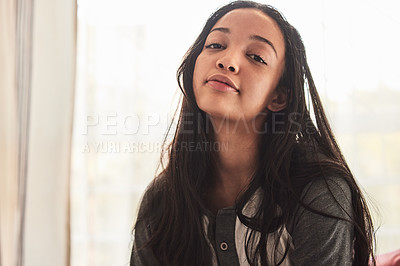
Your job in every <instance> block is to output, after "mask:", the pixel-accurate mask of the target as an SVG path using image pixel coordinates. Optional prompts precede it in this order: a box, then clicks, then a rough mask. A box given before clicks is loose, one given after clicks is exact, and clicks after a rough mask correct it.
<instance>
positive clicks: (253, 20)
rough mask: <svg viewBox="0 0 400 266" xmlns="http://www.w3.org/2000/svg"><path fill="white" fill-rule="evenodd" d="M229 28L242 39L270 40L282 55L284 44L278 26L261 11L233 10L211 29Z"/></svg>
mask: <svg viewBox="0 0 400 266" xmlns="http://www.w3.org/2000/svg"><path fill="white" fill-rule="evenodd" d="M219 27H224V28H229V29H230V31H231V32H232V33H233V34H235V35H240V36H241V37H242V38H246V36H252V35H259V36H262V37H264V38H266V39H268V40H270V41H271V42H272V43H273V44H274V46H275V47H276V50H277V52H278V53H284V49H285V47H284V46H285V42H284V40H283V35H282V32H281V30H280V28H279V26H278V24H277V23H276V22H275V20H273V19H272V18H271V17H269V16H267V15H266V14H265V13H264V12H262V11H261V10H258V9H255V8H240V9H235V10H232V11H230V12H228V13H227V14H225V15H224V16H223V17H222V18H221V19H220V20H218V21H217V23H216V24H215V25H214V27H213V28H219Z"/></svg>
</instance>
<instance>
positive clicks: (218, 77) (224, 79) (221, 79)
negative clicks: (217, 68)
mask: <svg viewBox="0 0 400 266" xmlns="http://www.w3.org/2000/svg"><path fill="white" fill-rule="evenodd" d="M209 81H218V82H222V83H225V84H227V85H228V86H229V87H232V88H233V89H235V90H236V91H239V90H238V88H237V86H236V85H235V83H234V82H233V81H232V80H231V79H230V78H228V77H227V76H224V75H220V74H216V75H212V76H211V77H209V78H208V79H207V82H209Z"/></svg>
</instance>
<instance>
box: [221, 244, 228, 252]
mask: <svg viewBox="0 0 400 266" xmlns="http://www.w3.org/2000/svg"><path fill="white" fill-rule="evenodd" d="M219 247H220V248H221V250H223V251H225V250H227V249H228V244H227V243H226V242H221V244H219Z"/></svg>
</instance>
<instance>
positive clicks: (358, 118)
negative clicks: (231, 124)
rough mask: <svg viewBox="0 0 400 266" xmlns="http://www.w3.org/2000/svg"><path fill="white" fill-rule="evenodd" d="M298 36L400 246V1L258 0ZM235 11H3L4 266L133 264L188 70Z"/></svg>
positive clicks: (151, 6)
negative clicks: (144, 208)
mask: <svg viewBox="0 0 400 266" xmlns="http://www.w3.org/2000/svg"><path fill="white" fill-rule="evenodd" d="M260 2H262V3H266V4H270V5H272V6H274V7H276V8H277V9H278V10H279V11H281V12H282V13H283V14H284V16H285V17H286V18H287V20H288V21H289V22H290V23H291V24H292V25H294V26H295V27H296V28H297V29H298V31H299V32H300V34H301V36H302V38H303V41H304V43H305V46H306V51H307V55H308V62H309V65H310V67H311V71H312V73H313V76H314V79H315V82H316V85H317V88H318V90H319V93H320V95H321V96H322V99H323V103H324V104H325V108H326V112H327V115H328V117H329V119H330V122H331V123H332V127H333V130H334V133H335V134H336V137H337V140H338V142H339V145H340V146H341V148H342V151H343V153H344V155H345V157H346V159H347V161H348V163H349V165H350V168H351V169H352V171H353V174H354V176H355V177H356V179H357V181H358V183H359V184H360V186H361V187H362V188H363V190H364V192H365V194H366V195H367V199H368V201H369V203H370V208H371V211H372V213H373V216H374V221H375V226H376V236H377V253H378V254H381V253H385V252H389V251H393V250H396V249H399V248H400V211H399V210H400V156H399V155H398V151H399V150H400V67H399V63H398V62H400V50H399V47H400V35H399V33H400V18H399V16H398V14H399V12H400V2H398V1H395V0H380V1H377V0H365V1H361V0H351V1H345V0H338V1H327V0H308V1H296V0H271V1H260ZM226 3H228V1H219V0H213V1H211V0H203V1H183V0H182V1H177V0H170V1H161V0H153V1H136V0H114V1H110V0H97V1H94V0H78V1H77V2H75V1H72V0H68V1H65V0H63V1H61V0H57V1H54V0H35V1H33V0H1V2H0V8H1V9H0V25H2V27H0V40H1V42H0V67H1V68H0V78H1V79H0V82H1V84H0V89H1V94H0V118H1V121H4V122H2V123H1V125H0V129H1V131H0V133H1V135H0V148H1V151H2V153H1V154H0V174H1V180H0V182H1V183H0V200H1V201H0V204H1V205H0V206H1V209H0V219H1V220H0V240H1V242H0V265H5V266H6V265H7V266H8V265H35V266H36V265H41V266H42V265H68V266H92V265H93V266H94V265H95V266H110V265H117V266H118V265H120V266H123V265H129V257H130V250H131V246H132V235H131V230H132V227H133V224H134V221H135V218H136V214H137V208H138V202H139V200H140V198H141V196H142V195H143V192H144V189H145V188H146V186H147V185H148V183H149V182H150V181H151V180H152V178H153V177H154V176H155V175H156V173H157V167H158V164H159V157H160V152H161V148H162V142H163V139H164V137H165V134H166V131H167V128H168V125H169V123H170V122H171V121H172V117H173V114H174V111H175V108H176V105H177V102H178V100H179V97H180V92H179V90H178V86H177V82H176V78H175V75H176V70H177V68H178V66H179V64H180V61H181V59H182V57H183V55H184V54H185V52H186V51H187V49H188V48H189V47H190V45H191V44H192V43H193V42H194V40H195V38H196V37H197V35H198V34H199V33H200V30H201V28H202V26H203V25H204V23H205V21H206V20H207V18H208V17H209V15H210V14H211V13H212V12H213V11H215V10H216V9H217V8H218V7H219V6H221V5H224V4H226Z"/></svg>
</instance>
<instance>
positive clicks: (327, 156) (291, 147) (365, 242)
mask: <svg viewBox="0 0 400 266" xmlns="http://www.w3.org/2000/svg"><path fill="white" fill-rule="evenodd" d="M239 8H255V9H258V10H261V11H262V12H264V13H265V14H266V15H267V16H269V17H271V18H272V19H274V20H275V21H276V23H277V24H278V26H279V28H280V30H281V32H282V35H283V37H284V40H285V51H286V52H285V70H284V73H283V75H282V77H281V80H280V83H279V87H283V88H287V89H288V91H287V93H288V95H287V98H288V104H287V106H286V107H285V109H284V110H282V111H280V112H279V114H277V113H273V112H269V113H268V115H267V117H266V123H265V125H266V128H265V132H264V133H262V140H261V144H260V146H259V149H260V150H259V158H258V160H259V161H258V165H257V169H256V171H255V174H254V176H253V178H252V180H251V182H250V184H249V186H248V187H247V188H246V190H245V191H244V192H243V193H242V195H241V196H240V197H239V198H238V199H237V202H236V205H235V206H236V213H237V215H238V217H239V219H240V220H241V222H242V223H243V224H245V225H246V226H248V227H249V228H251V229H253V231H257V232H260V233H261V234H260V239H259V240H257V241H255V237H254V234H252V233H249V236H250V239H252V241H248V242H247V243H246V247H245V250H246V254H247V259H248V261H249V263H250V264H251V265H256V263H257V259H256V257H258V258H260V260H259V261H261V265H268V260H267V256H266V254H265V252H262V251H265V250H266V245H267V234H268V233H270V232H275V231H277V233H278V236H280V237H281V236H282V230H281V229H280V228H282V225H287V223H289V221H290V215H291V214H292V212H293V210H294V208H295V206H296V205H299V204H300V205H303V207H305V208H308V209H310V210H311V211H314V212H317V213H319V214H321V215H325V216H329V215H328V214H325V213H321V212H320V211H317V210H313V209H312V208H311V207H310V206H307V205H305V204H304V203H303V202H302V200H301V197H300V195H301V191H302V190H303V188H304V187H305V185H307V184H308V183H310V182H312V181H313V180H315V179H317V178H322V179H324V180H326V178H327V176H339V177H340V178H343V179H344V180H345V181H346V182H347V183H348V185H349V187H350V189H351V194H352V199H351V200H352V207H353V212H354V215H349V217H348V219H345V220H348V221H349V222H351V223H352V224H353V225H354V228H355V230H354V259H353V263H354V264H355V265H368V261H369V258H370V257H372V259H373V256H372V255H373V240H374V235H373V225H372V221H371V216H370V213H369V211H368V207H367V204H366V201H365V199H364V198H363V196H362V193H361V191H360V189H359V187H358V186H357V184H356V181H355V180H354V178H353V175H352V173H351V171H350V169H349V167H348V165H347V163H346V161H345V159H344V157H343V155H342V153H341V151H340V149H339V146H338V145H337V143H336V141H335V138H334V136H333V134H332V130H331V128H330V126H329V123H328V120H327V118H326V116H325V113H324V109H323V107H322V103H321V100H320V98H319V95H318V93H317V90H316V87H315V84H314V81H313V78H312V76H311V72H310V69H309V67H308V64H307V60H306V53H305V49H304V44H303V42H302V40H301V37H300V35H299V33H298V32H297V30H296V29H295V28H294V27H293V26H291V25H290V24H289V23H288V22H287V21H286V19H285V18H284V17H283V16H282V15H281V14H280V13H279V12H278V11H277V10H276V9H274V8H273V7H271V6H268V5H262V4H258V3H255V2H251V1H236V2H232V3H230V4H227V5H225V6H223V7H221V8H220V9H218V10H217V11H216V12H215V13H214V14H212V15H211V16H210V18H209V19H208V20H207V22H206V24H205V26H204V28H203V30H202V32H201V33H200V35H199V36H198V38H197V39H196V41H195V42H194V44H193V45H192V46H191V47H190V49H189V50H188V52H187V53H186V55H185V57H184V59H183V61H182V63H181V65H180V67H179V69H178V71H177V80H178V84H179V87H180V89H181V90H182V92H183V99H182V105H181V109H180V114H179V117H178V119H177V127H176V131H175V135H174V138H173V141H172V142H171V143H170V145H169V146H168V148H167V149H166V150H165V153H166V156H164V157H167V162H166V165H165V167H164V168H163V169H164V170H163V171H162V173H161V174H160V175H159V176H158V177H157V178H155V180H154V181H153V183H152V184H151V185H150V186H149V188H148V191H147V192H148V193H147V194H148V195H153V196H151V197H150V198H149V199H148V201H149V204H148V206H153V207H152V208H147V209H145V210H144V211H143V213H142V214H141V215H140V217H138V221H137V222H139V220H140V219H147V220H148V221H150V222H151V224H152V229H153V230H152V232H151V238H150V240H149V242H148V243H147V244H146V247H151V249H152V250H153V252H154V254H155V256H156V257H157V259H158V260H159V262H160V263H161V264H162V265H211V258H212V255H211V251H210V246H209V244H208V243H207V240H206V236H205V231H204V228H203V215H204V214H205V213H208V210H207V208H206V207H205V204H204V202H205V201H204V195H205V192H206V189H207V188H208V187H209V185H210V184H211V182H212V180H210V179H211V177H212V171H213V169H214V163H215V158H216V151H215V149H212V148H208V149H207V148H205V146H204V145H210V144H211V147H212V142H213V134H212V127H211V130H210V127H209V125H210V121H209V120H208V119H207V115H206V114H205V113H204V112H203V111H202V110H200V109H199V107H198V105H197V104H196V99H195V96H194V92H193V85H192V82H193V72H194V67H195V63H196V59H197V57H198V55H199V54H200V53H201V51H202V49H203V47H204V43H205V40H206V38H207V36H208V34H209V32H210V30H211V29H212V27H213V26H214V25H215V23H216V22H217V21H218V20H219V19H220V18H221V17H222V16H224V15H225V14H227V13H228V12H229V11H231V10H234V9H239ZM306 95H309V96H308V99H309V102H308V103H307V101H306ZM310 105H311V108H310ZM311 110H312V112H311ZM277 118H279V123H277ZM199 145H200V146H201V147H203V148H200V149H199V148H194V149H189V147H200V146H199ZM208 147H209V146H208ZM310 154H311V156H310ZM161 157H162V158H163V156H161ZM304 158H307V159H304ZM161 161H163V159H161ZM259 187H261V188H262V189H263V191H264V193H263V196H262V200H261V203H260V207H259V210H258V211H257V213H256V215H255V216H254V217H247V216H245V215H244V214H243V213H242V211H243V207H244V206H245V203H246V202H247V201H248V200H249V199H250V197H251V196H252V195H253V193H254V192H255V191H256V190H257V189H258V188H259ZM338 204H339V203H338ZM277 206H279V208H280V210H281V211H280V212H279V215H275V216H274V215H271V214H277V213H276V209H277ZM153 208H157V209H158V210H161V211H154V209H153ZM336 218H337V219H344V218H340V217H336ZM139 248H140V247H139ZM276 250H277V245H275V251H276Z"/></svg>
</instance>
